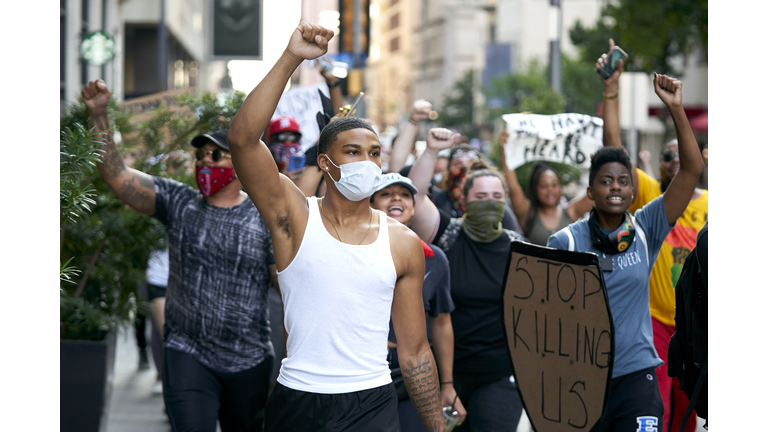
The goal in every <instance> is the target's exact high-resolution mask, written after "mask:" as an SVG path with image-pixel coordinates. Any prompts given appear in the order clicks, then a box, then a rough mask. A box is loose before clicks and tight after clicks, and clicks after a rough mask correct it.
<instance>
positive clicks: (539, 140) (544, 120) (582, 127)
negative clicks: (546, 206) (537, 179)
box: [501, 114, 603, 169]
mask: <svg viewBox="0 0 768 432" xmlns="http://www.w3.org/2000/svg"><path fill="white" fill-rule="evenodd" d="M501 117H502V118H503V119H504V121H506V122H507V132H508V133H509V139H508V140H507V143H506V144H505V145H504V152H505V153H506V155H507V157H506V163H507V168H509V169H515V168H517V167H519V166H520V165H523V164H525V163H527V162H530V161H534V160H548V161H553V162H561V163H566V164H570V165H576V166H580V167H582V168H589V156H590V155H591V154H592V153H594V152H595V151H597V150H598V149H599V148H600V147H602V146H603V119H601V118H598V117H591V116H588V115H583V114H556V115H539V114H506V115H503V116H501Z"/></svg>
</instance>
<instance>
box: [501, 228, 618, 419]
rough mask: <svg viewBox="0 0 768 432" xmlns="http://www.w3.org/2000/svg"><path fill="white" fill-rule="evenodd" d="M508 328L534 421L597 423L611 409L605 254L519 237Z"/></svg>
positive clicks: (513, 254)
mask: <svg viewBox="0 0 768 432" xmlns="http://www.w3.org/2000/svg"><path fill="white" fill-rule="evenodd" d="M505 280H506V283H505V285H504V309H503V311H504V312H503V320H504V330H505V332H506V336H507V345H508V347H509V354H510V357H511V359H512V367H513V373H514V376H515V381H516V383H517V387H518V391H519V392H520V397H521V399H522V401H523V406H524V407H525V411H526V413H527V414H528V418H529V419H530V421H531V425H532V426H533V429H534V430H536V431H540V432H544V431H546V432H549V431H553V432H557V431H584V430H587V431H588V430H590V429H591V428H592V426H594V424H595V423H596V422H597V420H598V419H599V418H600V416H602V415H603V410H604V408H605V406H606V403H607V398H608V386H609V384H610V381H611V373H612V371H613V356H614V334H615V333H614V328H613V317H612V316H611V310H610V307H609V304H608V296H607V294H606V290H605V281H604V279H603V275H602V272H601V271H600V267H599V260H598V257H597V255H595V254H592V253H580V252H569V251H564V250H557V249H551V248H546V247H541V246H535V245H532V244H528V243H522V242H512V245H511V247H510V253H509V261H508V263H507V272H506V278H505Z"/></svg>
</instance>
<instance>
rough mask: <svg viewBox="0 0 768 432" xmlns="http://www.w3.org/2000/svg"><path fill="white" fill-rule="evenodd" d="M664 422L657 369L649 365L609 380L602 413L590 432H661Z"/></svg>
mask: <svg viewBox="0 0 768 432" xmlns="http://www.w3.org/2000/svg"><path fill="white" fill-rule="evenodd" d="M663 423H664V403H663V402H662V400H661V393H659V384H658V382H657V381H656V369H655V368H648V369H644V370H641V371H637V372H632V373H631V374H627V375H624V376H620V377H618V378H614V379H612V380H611V385H610V387H609V389H608V406H607V407H606V410H605V415H604V416H603V417H602V418H600V420H598V421H597V423H596V424H595V426H594V427H592V432H606V431H616V432H624V431H628V432H629V431H631V432H635V431H639V432H662V430H663Z"/></svg>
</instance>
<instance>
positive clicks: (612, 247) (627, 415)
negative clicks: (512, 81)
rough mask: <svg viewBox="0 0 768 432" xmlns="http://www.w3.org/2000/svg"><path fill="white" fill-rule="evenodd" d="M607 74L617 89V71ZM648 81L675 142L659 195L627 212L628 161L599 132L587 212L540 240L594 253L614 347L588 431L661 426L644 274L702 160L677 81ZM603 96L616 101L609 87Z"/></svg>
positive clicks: (610, 125)
mask: <svg viewBox="0 0 768 432" xmlns="http://www.w3.org/2000/svg"><path fill="white" fill-rule="evenodd" d="M611 80H615V81H616V91H618V74H614V76H612V77H611V78H609V80H608V81H609V82H611ZM654 86H655V90H656V94H657V95H658V96H659V98H660V99H661V100H662V102H664V104H665V105H666V106H667V108H668V109H669V112H670V114H671V115H672V119H673V120H674V122H675V129H676V131H677V139H678V143H679V149H680V155H679V159H680V171H679V172H678V174H677V175H676V176H675V178H674V180H673V181H672V183H670V185H669V187H668V188H667V190H666V192H665V193H664V195H662V196H660V197H658V198H656V199H655V200H653V201H651V202H650V203H648V204H647V205H646V206H645V207H643V208H642V209H640V210H638V211H637V213H636V214H635V217H634V218H633V217H632V216H631V215H630V214H629V212H628V211H627V210H628V208H629V206H630V204H631V203H632V200H633V199H634V195H633V181H632V174H631V173H632V162H631V161H630V159H629V155H627V153H626V151H625V150H624V149H623V148H616V147H608V145H609V141H610V140H614V139H618V136H614V135H615V134H612V133H605V134H604V136H603V141H604V144H605V145H606V147H604V148H602V149H600V150H599V151H597V152H596V153H595V154H593V155H592V165H591V167H590V169H589V187H588V188H587V196H589V198H590V199H592V200H594V202H595V207H594V208H593V209H592V211H591V212H590V217H589V219H586V220H582V221H579V222H576V223H573V224H571V225H569V226H568V227H566V228H564V229H563V230H561V231H559V232H557V233H556V234H554V235H553V236H552V237H550V239H549V242H548V243H547V246H550V247H554V248H557V249H567V250H575V251H578V252H593V253H596V254H598V256H599V257H600V267H601V270H602V271H603V276H604V279H605V286H606V289H607V294H608V300H609V302H610V305H611V313H612V315H613V319H614V327H615V331H616V334H615V347H616V350H615V357H614V366H613V376H612V379H611V384H610V389H609V399H608V406H607V407H606V410H605V414H604V416H603V417H602V418H601V419H600V420H599V421H598V423H597V424H596V425H595V427H594V428H593V429H592V431H609V430H610V431H613V430H615V431H627V430H639V431H650V430H656V429H659V430H660V429H661V428H662V425H661V423H662V419H663V413H664V406H663V404H662V400H661V395H660V393H659V388H658V384H657V382H656V372H655V369H656V367H658V366H659V365H660V364H662V361H661V359H659V356H658V355H657V353H656V350H655V349H654V346H653V330H652V327H651V315H650V308H649V305H648V280H649V277H650V274H651V269H652V268H653V263H654V262H655V261H656V256H657V255H658V253H659V250H660V249H661V245H662V243H663V241H664V238H665V237H666V236H667V234H668V233H669V231H670V230H671V228H672V227H673V226H674V224H675V221H677V218H678V217H680V216H681V215H682V214H683V211H684V210H685V208H686V206H687V205H688V201H689V200H690V197H691V195H692V194H693V190H694V188H695V187H696V182H697V181H698V178H699V175H700V174H701V171H702V166H703V162H702V160H701V156H700V153H699V149H698V146H697V144H696V139H695V138H694V136H693V132H692V131H691V127H690V125H689V124H688V119H687V118H686V116H685V111H684V110H683V107H682V83H681V82H680V81H679V80H676V79H674V78H670V77H668V76H665V75H654ZM607 88H608V86H606V89H607ZM606 102H607V103H617V102H615V101H614V100H613V98H612V97H611V95H610V94H608V95H606ZM607 111H608V110H606V112H607ZM612 113H618V109H616V110H613V111H612ZM605 130H606V131H613V130H618V114H616V115H615V116H607V118H606V119H605Z"/></svg>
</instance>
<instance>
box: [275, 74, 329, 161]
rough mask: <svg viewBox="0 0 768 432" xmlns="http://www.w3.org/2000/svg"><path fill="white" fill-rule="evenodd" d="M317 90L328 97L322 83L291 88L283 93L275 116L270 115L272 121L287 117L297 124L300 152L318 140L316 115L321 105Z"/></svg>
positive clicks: (325, 87) (321, 108)
mask: <svg viewBox="0 0 768 432" xmlns="http://www.w3.org/2000/svg"><path fill="white" fill-rule="evenodd" d="M318 89H320V91H321V92H323V94H324V95H325V96H327V97H330V94H329V93H328V86H327V85H326V84H324V83H323V84H317V85H313V86H304V87H298V88H292V89H290V90H288V91H287V92H285V93H283V96H282V97H281V98H280V102H278V103H277V109H275V114H274V115H272V119H273V120H274V119H275V118H277V117H280V116H288V117H292V118H293V119H294V120H296V121H297V122H299V129H301V150H302V152H304V151H306V150H307V149H308V148H310V147H312V146H313V145H315V143H316V142H317V140H318V138H320V128H319V127H318V126H317V113H318V112H322V111H323V104H322V102H321V101H320V95H319V94H317V90H318Z"/></svg>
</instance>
